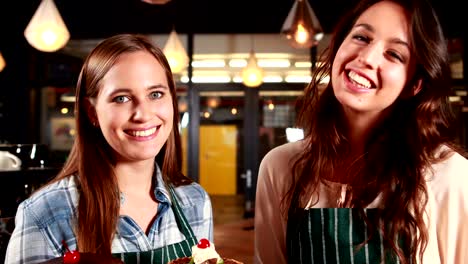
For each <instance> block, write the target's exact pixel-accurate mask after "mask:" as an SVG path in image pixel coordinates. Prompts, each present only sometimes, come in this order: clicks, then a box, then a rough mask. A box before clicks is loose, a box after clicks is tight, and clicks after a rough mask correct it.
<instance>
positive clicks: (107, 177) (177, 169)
mask: <svg viewBox="0 0 468 264" xmlns="http://www.w3.org/2000/svg"><path fill="white" fill-rule="evenodd" d="M136 51H145V52H148V53H150V54H151V55H153V56H154V57H155V58H156V59H157V60H158V62H159V63H160V64H161V65H162V67H163V68H164V70H165V74H166V78H167V80H168V84H169V90H170V93H171V96H172V107H173V111H174V121H173V124H172V131H171V134H170V135H169V138H168V140H167V142H166V143H165V144H164V146H163V148H162V149H161V151H160V152H159V154H158V155H157V157H156V162H157V164H158V166H159V167H160V168H162V175H163V178H164V181H165V182H166V183H171V184H173V185H174V186H179V185H183V184H188V183H190V182H191V180H190V179H189V178H187V177H185V176H184V175H183V174H182V172H181V164H182V154H181V153H182V152H181V140H180V136H179V130H178V123H179V114H178V108H177V95H176V88H175V83H174V79H173V77H172V73H171V69H170V66H169V63H168V61H167V59H166V57H165V56H164V53H163V52H162V51H161V49H159V48H158V47H155V46H154V45H153V44H152V43H151V41H150V40H148V39H147V38H146V37H144V36H140V35H132V34H121V35H116V36H113V37H110V38H108V39H106V40H104V41H102V42H101V43H99V44H98V45H97V46H96V47H95V48H94V49H93V50H92V51H91V53H90V54H89V55H88V57H87V58H86V60H85V62H84V65H83V67H82V69H81V72H80V75H79V78H78V83H77V86H76V102H75V118H76V127H77V134H76V138H75V141H74V144H73V147H72V149H71V151H70V154H69V157H68V159H67V161H66V162H65V164H64V167H63V169H62V171H61V172H60V173H59V175H57V177H56V178H55V179H54V181H58V180H61V179H63V178H67V177H70V176H71V175H76V176H77V179H78V182H77V184H78V188H79V194H80V196H79V203H78V222H77V226H76V237H77V244H78V249H79V250H80V251H82V252H92V253H99V254H104V255H107V254H111V242H112V238H113V236H114V233H115V230H116V228H117V221H118V216H119V209H120V192H119V188H118V185H117V179H116V177H115V173H114V170H113V167H114V164H115V162H114V160H113V157H112V152H113V150H112V148H111V147H110V145H109V144H108V143H107V141H106V140H105V138H104V136H103V134H102V132H101V130H100V129H99V128H96V127H95V126H93V124H92V121H91V120H90V119H89V117H88V115H87V111H86V106H85V100H86V98H95V97H96V96H97V95H98V92H99V89H100V82H101V80H102V79H103V78H104V76H105V75H106V74H107V72H109V70H110V69H111V68H112V67H113V66H114V65H115V63H116V61H117V59H118V58H119V56H121V55H122V54H125V53H129V52H136Z"/></svg>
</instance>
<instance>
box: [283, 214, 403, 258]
mask: <svg viewBox="0 0 468 264" xmlns="http://www.w3.org/2000/svg"><path fill="white" fill-rule="evenodd" d="M377 210H378V209H365V213H366V215H367V217H368V218H369V219H375V217H377ZM292 222H293V221H288V231H287V247H288V250H287V251H288V262H289V263H321V264H326V263H329V264H330V263H339V264H348V263H350V264H353V263H355V264H361V263H369V264H374V263H385V264H393V263H399V261H398V258H396V254H393V253H392V254H390V253H388V251H385V253H384V247H383V242H382V238H381V235H380V232H373V235H372V236H371V239H370V240H369V241H368V242H367V243H366V244H364V245H363V244H362V243H363V242H364V241H366V239H367V238H368V237H369V234H370V232H371V231H370V229H369V227H367V225H366V223H365V221H364V219H363V217H362V216H361V213H360V211H359V210H358V209H352V208H313V209H308V210H304V211H303V215H302V217H300V219H298V220H297V222H296V221H294V223H292ZM383 256H385V257H384V258H385V261H382V259H384V258H383Z"/></svg>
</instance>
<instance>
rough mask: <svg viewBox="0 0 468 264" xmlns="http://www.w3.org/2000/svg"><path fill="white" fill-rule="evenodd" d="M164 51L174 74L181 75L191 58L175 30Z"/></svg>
mask: <svg viewBox="0 0 468 264" xmlns="http://www.w3.org/2000/svg"><path fill="white" fill-rule="evenodd" d="M163 51H164V54H165V55H166V58H167V60H168V61H169V65H170V66H171V71H172V73H181V72H182V71H183V70H184V69H185V68H186V67H187V66H188V63H189V57H188V55H187V52H186V51H185V49H184V46H183V45H182V42H181V41H180V39H179V37H178V36H177V33H176V31H175V30H174V29H173V30H172V31H171V33H170V34H169V38H168V40H167V42H166V45H165V46H164V49H163Z"/></svg>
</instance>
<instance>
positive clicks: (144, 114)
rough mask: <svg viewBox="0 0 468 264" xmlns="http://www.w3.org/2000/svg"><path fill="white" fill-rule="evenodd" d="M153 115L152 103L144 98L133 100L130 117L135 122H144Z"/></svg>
mask: <svg viewBox="0 0 468 264" xmlns="http://www.w3.org/2000/svg"><path fill="white" fill-rule="evenodd" d="M153 116H154V105H151V104H150V103H149V102H147V101H146V100H141V101H136V100H135V102H134V109H133V115H132V119H133V121H136V122H146V121H148V120H150V119H151V118H153Z"/></svg>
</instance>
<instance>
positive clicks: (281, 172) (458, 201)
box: [254, 141, 468, 264]
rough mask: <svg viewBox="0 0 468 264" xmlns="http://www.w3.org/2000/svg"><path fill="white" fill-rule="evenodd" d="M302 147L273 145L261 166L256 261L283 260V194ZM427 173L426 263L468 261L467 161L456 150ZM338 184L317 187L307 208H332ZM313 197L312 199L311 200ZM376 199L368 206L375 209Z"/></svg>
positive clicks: (338, 187)
mask: <svg viewBox="0 0 468 264" xmlns="http://www.w3.org/2000/svg"><path fill="white" fill-rule="evenodd" d="M302 150H303V141H298V142H294V143H287V144H284V145H282V146H279V147H276V148H274V149H272V150H271V151H270V152H269V153H268V154H267V155H266V156H265V157H264V158H263V160H262V162H261V164H260V170H259V176H258V182H257V194H256V204H255V229H254V231H255V251H254V254H255V256H254V263H279V264H280V263H286V226H287V221H286V219H285V218H284V217H283V216H282V214H281V210H280V206H281V198H282V197H284V194H285V192H286V191H287V189H288V188H289V187H290V185H291V180H292V175H291V171H292V166H293V164H294V162H293V160H294V158H297V157H298V155H299V153H301V152H302ZM432 168H433V171H434V174H433V175H432V174H428V175H426V177H427V179H428V181H427V182H426V183H427V192H428V198H429V199H428V204H427V207H426V212H427V216H428V217H427V218H426V222H427V225H428V231H429V234H428V235H429V240H428V245H427V248H426V250H425V252H424V256H423V263H424V264H442V263H443V264H463V263H468V160H467V159H466V158H464V157H463V156H461V155H459V154H458V153H454V154H453V155H452V156H450V158H448V159H447V160H445V161H443V162H441V163H439V164H436V165H433V166H432ZM341 186H342V184H339V183H332V182H328V183H327V184H323V183H321V184H320V185H319V186H318V192H319V193H320V199H319V200H318V202H317V203H316V204H314V205H313V206H311V208H329V207H335V206H336V201H337V200H338V199H339V198H340V197H341V195H342V188H341ZM311 199H312V198H311ZM380 202H381V200H380V197H377V199H376V200H375V201H374V202H372V204H371V205H369V206H368V208H375V207H379V205H380V204H379V203H380Z"/></svg>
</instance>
